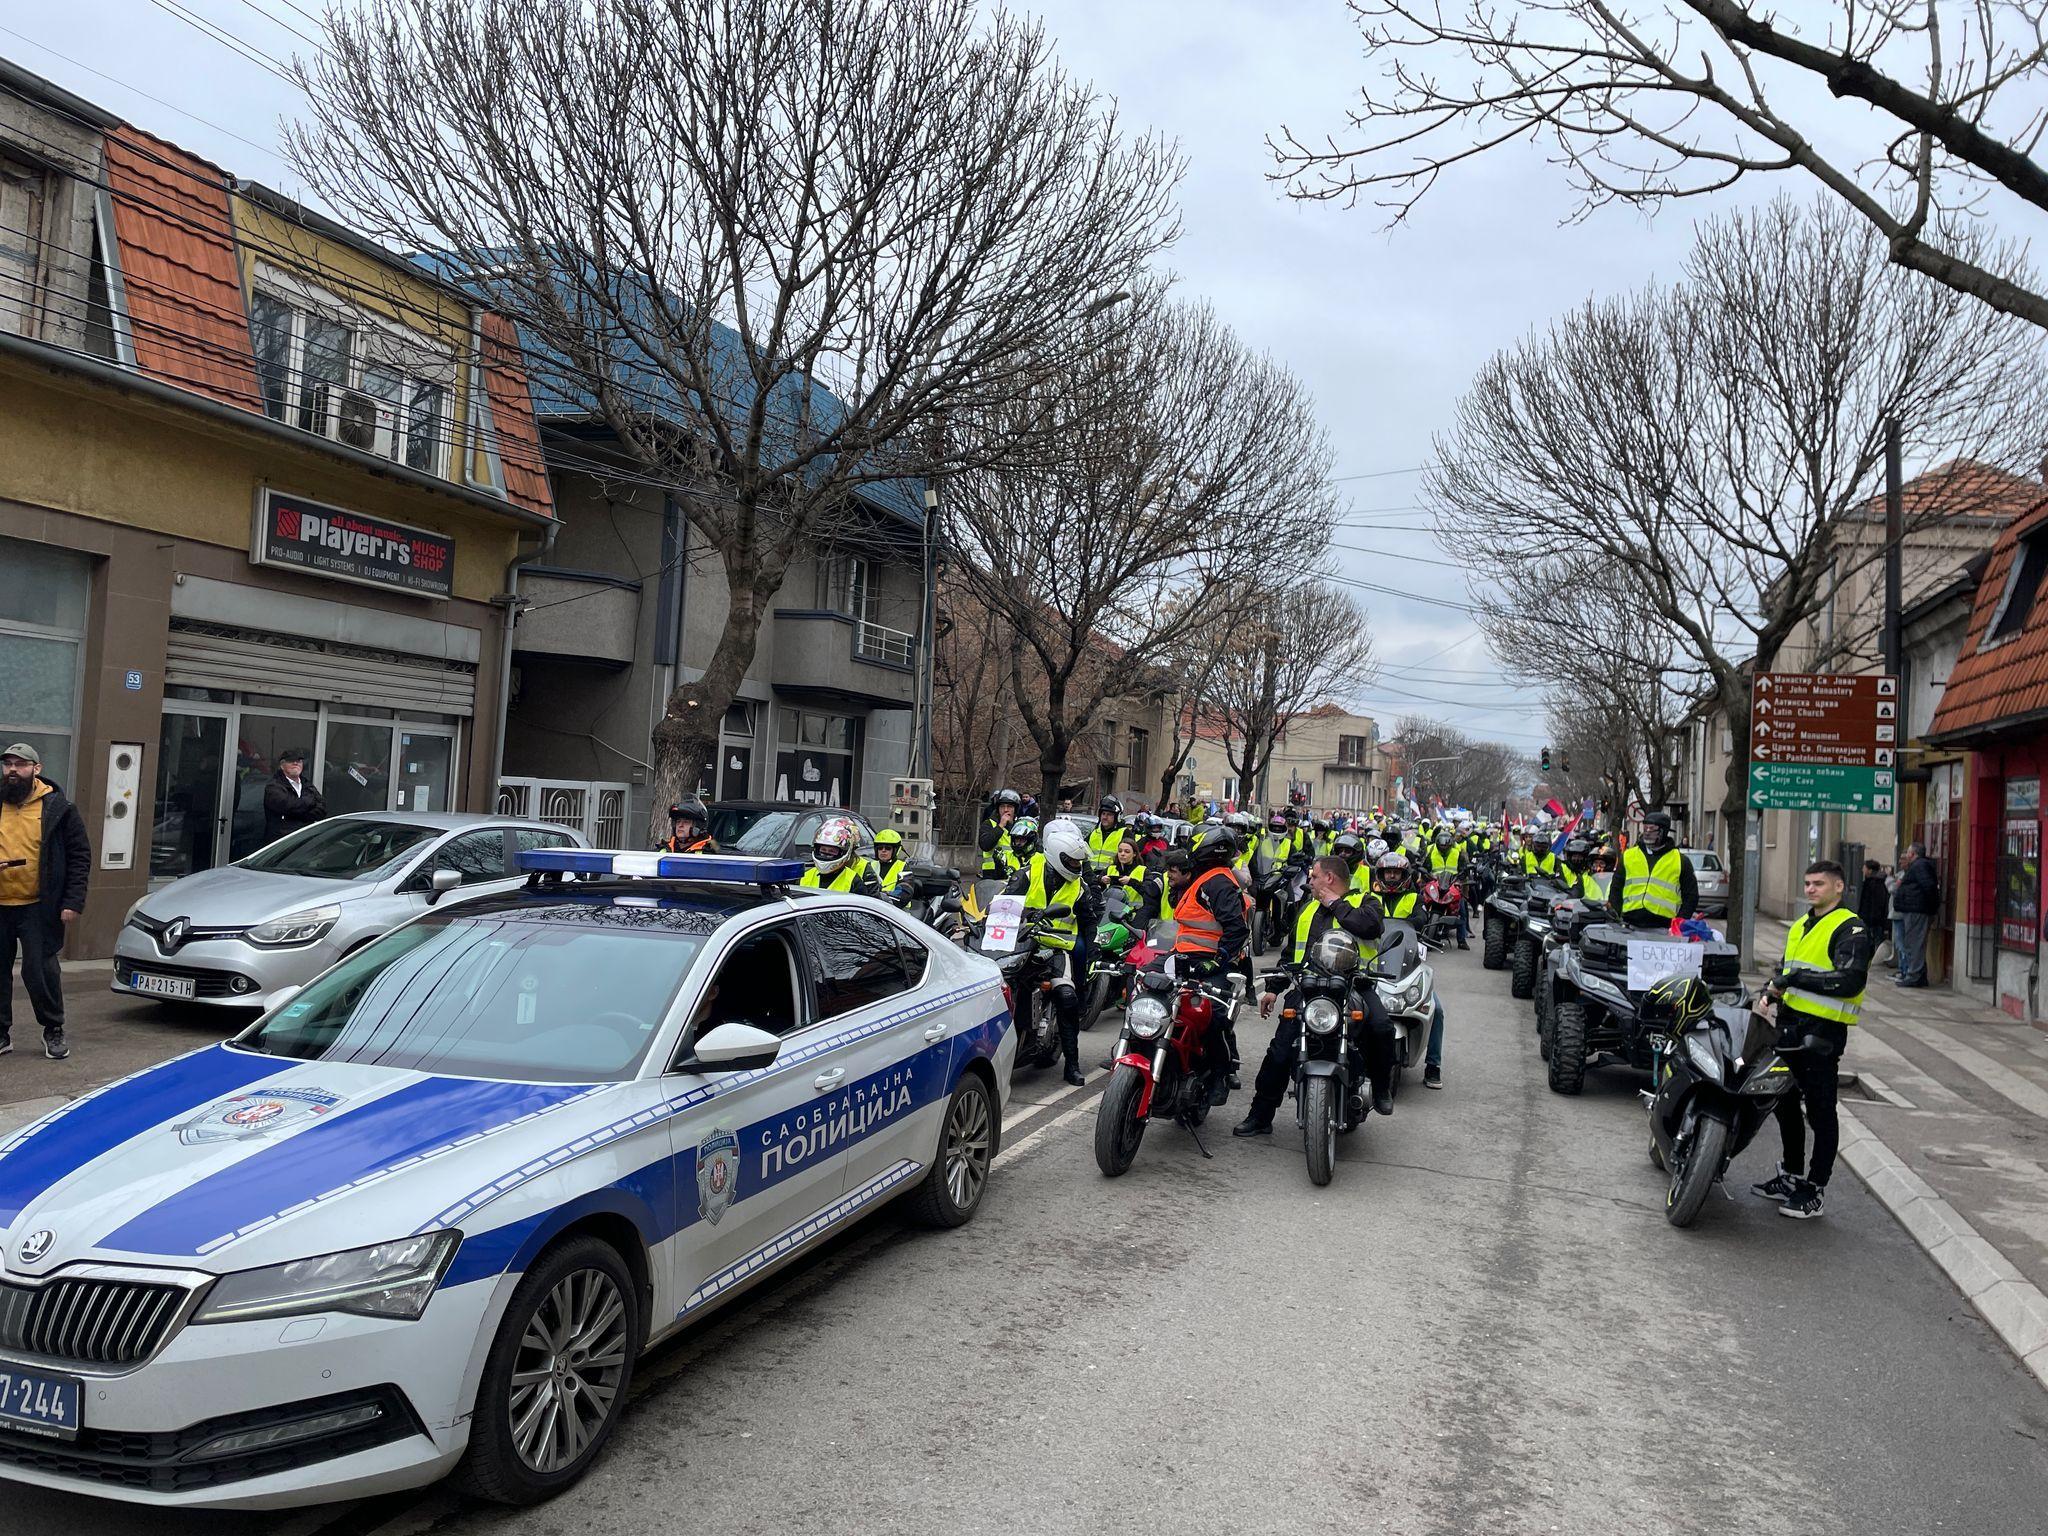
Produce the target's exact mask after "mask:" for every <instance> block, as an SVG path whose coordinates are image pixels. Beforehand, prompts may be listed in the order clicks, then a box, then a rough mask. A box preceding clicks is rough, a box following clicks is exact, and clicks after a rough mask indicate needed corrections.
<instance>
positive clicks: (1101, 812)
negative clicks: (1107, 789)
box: [1095, 795, 1124, 821]
mask: <svg viewBox="0 0 2048 1536" xmlns="http://www.w3.org/2000/svg"><path fill="white" fill-rule="evenodd" d="M1123 813H1124V803H1123V801H1121V800H1119V799H1117V797H1116V796H1115V795H1104V796H1103V797H1102V798H1101V799H1100V800H1098V801H1097V802H1096V803H1095V815H1096V819H1097V820H1098V821H1099V820H1101V819H1102V817H1104V816H1121V815H1123Z"/></svg>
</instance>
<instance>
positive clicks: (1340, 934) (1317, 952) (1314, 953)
mask: <svg viewBox="0 0 2048 1536" xmlns="http://www.w3.org/2000/svg"><path fill="white" fill-rule="evenodd" d="M1308 963H1309V964H1310V965H1311V966H1312V967H1314V968H1315V969H1316V970H1319V971H1321V972H1322V973H1323V974H1324V975H1326V976H1350V975H1353V974H1355V973H1356V972H1357V970H1358V940H1356V939H1354V938H1353V937H1352V936H1351V935H1350V934H1348V933H1346V932H1345V931H1344V930H1343V929H1342V928H1332V929H1330V930H1329V931H1328V932H1326V933H1325V934H1324V935H1323V936H1322V937H1321V938H1320V939H1317V940H1316V941H1315V943H1314V944H1312V945H1310V946H1309V951H1308Z"/></svg>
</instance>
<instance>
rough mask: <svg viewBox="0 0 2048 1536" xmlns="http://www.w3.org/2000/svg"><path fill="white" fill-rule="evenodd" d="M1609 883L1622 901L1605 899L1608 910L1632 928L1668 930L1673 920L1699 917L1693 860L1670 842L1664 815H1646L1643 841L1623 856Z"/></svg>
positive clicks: (1654, 813) (1669, 827)
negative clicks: (1617, 888)
mask: <svg viewBox="0 0 2048 1536" xmlns="http://www.w3.org/2000/svg"><path fill="white" fill-rule="evenodd" d="M1614 878H1615V880H1616V881H1617V882H1618V883H1619V884H1620V886H1621V897H1620V900H1619V901H1615V900H1611V899H1610V900H1609V902H1608V903H1607V905H1608V908H1609V910H1611V911H1612V912H1613V913H1614V915H1615V916H1616V917H1617V918H1619V919H1620V920H1621V921H1622V922H1623V923H1625V924H1627V925H1628V926H1629V927H1631V928H1668V927H1670V926H1671V923H1672V921H1673V920H1674V919H1676V918H1686V917H1691V916H1692V915H1693V914H1694V913H1695V912H1697V911H1699V907H1700V885H1699V877H1698V876H1696V875H1694V874H1693V872H1692V860H1690V859H1688V858H1687V857H1686V856H1685V855H1684V854H1683V853H1681V852H1679V850H1678V845H1677V844H1676V843H1674V842H1673V841H1672V840H1671V817H1670V814H1669V813H1668V812H1665V811H1649V812H1647V813H1645V815H1644V816H1643V833H1642V836H1641V837H1640V838H1638V839H1637V840H1636V841H1635V842H1633V843H1630V844H1629V845H1628V847H1626V848H1624V849H1623V850H1622V854H1621V869H1620V870H1619V872H1618V873H1617V874H1616V875H1615V877H1614ZM1609 895H1610V897H1612V895H1613V888H1612V887H1611V886H1610V887H1609Z"/></svg>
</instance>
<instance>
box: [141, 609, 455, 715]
mask: <svg viewBox="0 0 2048 1536" xmlns="http://www.w3.org/2000/svg"><path fill="white" fill-rule="evenodd" d="M164 681H165V682H167V683H181V684H187V685H190V686H192V687H200V688H240V689H245V690H247V691H248V692H250V693H269V694H285V695H288V696H290V697H294V698H307V697H313V698H319V699H325V700H328V701H329V702H337V701H354V702H357V703H374V704H380V705H384V706H392V705H396V706H397V707H398V708H400V709H423V710H431V711H434V712H435V713H437V714H448V715H469V714H474V713H475V712H476V667H475V665H474V664H473V663H470V662H464V661H449V660H445V659H437V658H434V657H428V656H409V655H406V654H404V653H402V652H398V651H378V650H372V649H370V648H369V647H367V646H360V645H345V644H342V643H341V642H339V641H330V642H324V643H323V642H320V641H314V640H304V639H300V638H298V637H296V636H291V635H273V634H266V633H263V632H260V631H256V630H242V629H235V628H233V627H231V626H229V625H225V624H210V623H205V622H202V621H198V620H193V619H173V620H172V621H171V633H170V641H169V648H168V650H167V651H166V653H165V658H164Z"/></svg>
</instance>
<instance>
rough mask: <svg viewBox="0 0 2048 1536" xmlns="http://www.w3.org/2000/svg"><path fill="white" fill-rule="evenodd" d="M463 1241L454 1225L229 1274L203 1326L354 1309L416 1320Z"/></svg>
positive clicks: (212, 1295) (199, 1319) (198, 1318)
mask: <svg viewBox="0 0 2048 1536" xmlns="http://www.w3.org/2000/svg"><path fill="white" fill-rule="evenodd" d="M461 1242H462V1234H461V1233H460V1232H457V1231H454V1230H453V1229H449V1230H445V1231H441V1232H426V1233H422V1234H421V1235H420V1236H418V1237H402V1238H400V1239H399V1240H398V1241H397V1242H393V1243H378V1244H376V1245H375V1246H374V1247H370V1248H350V1249H347V1250H345V1251H344V1252H341V1253H329V1254H324V1255H322V1256H321V1257H320V1258H317V1259H294V1260H293V1261H292V1262H291V1263H289V1264H273V1265H272V1266H270V1268H268V1269H244V1270H238V1271H236V1272H235V1273H234V1274H230V1275H222V1276H221V1277H220V1279H219V1280H217V1281H215V1282H214V1285H213V1289H212V1290H210V1291H208V1292H207V1294H206V1300H205V1301H204V1302H203V1303H202V1304H201V1305H200V1308H199V1310H198V1311H197V1312H195V1313H193V1314H192V1321H193V1322H195V1323H239V1322H246V1321H248V1320H250V1319H252V1318H262V1317H292V1316H295V1315H297V1314H299V1313H303V1312H353V1313H355V1314H356V1315H357V1316H359V1317H388V1318H399V1319H402V1320H404V1321H406V1322H411V1321H413V1320H414V1319H416V1318H417V1317H418V1316H419V1315H420V1314H421V1313H422V1312H424V1311H426V1309H427V1302H428V1300H429V1299H430V1298H432V1296H433V1294H434V1287H435V1286H437V1285H439V1284H440V1283H441V1276H442V1275H443V1274H445V1273H446V1272H447V1269H448V1261H449V1260H450V1259H452V1258H454V1257H455V1250H456V1248H457V1247H458V1246H459V1245H460V1244H461Z"/></svg>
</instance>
